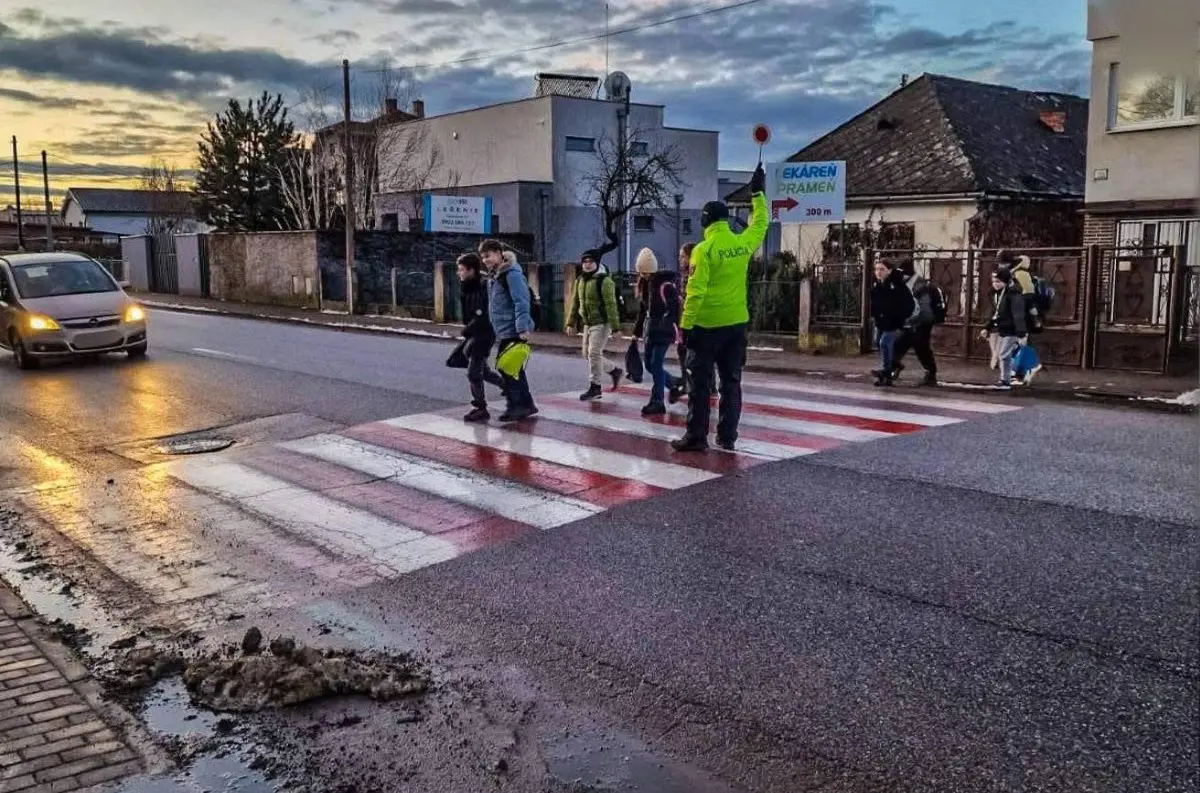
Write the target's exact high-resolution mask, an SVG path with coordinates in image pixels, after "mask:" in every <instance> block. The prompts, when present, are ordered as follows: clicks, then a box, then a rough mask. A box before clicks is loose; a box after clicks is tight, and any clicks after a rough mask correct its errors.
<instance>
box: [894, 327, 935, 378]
mask: <svg viewBox="0 0 1200 793" xmlns="http://www.w3.org/2000/svg"><path fill="white" fill-rule="evenodd" d="M932 342H933V326H932V325H918V326H917V327H915V328H905V329H904V332H903V333H901V334H900V337H899V338H898V339H897V340H896V346H895V348H894V350H893V351H892V366H893V367H895V366H897V365H898V364H899V363H900V361H901V359H902V358H904V356H905V354H907V353H908V351H909V350H912V351H913V352H915V353H916V354H917V360H918V361H920V362H921V366H922V367H923V368H924V369H925V371H926V372H929V374H932V375H936V374H937V361H936V360H934V357H933V343H932Z"/></svg>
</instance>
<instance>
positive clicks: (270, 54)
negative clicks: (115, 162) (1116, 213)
mask: <svg viewBox="0 0 1200 793" xmlns="http://www.w3.org/2000/svg"><path fill="white" fill-rule="evenodd" d="M1171 1H1172V2H1173V1H1174V0H1171ZM291 3H292V5H291V8H290V9H289V12H290V13H289V15H292V16H294V15H296V14H302V15H306V18H307V17H312V16H316V15H319V14H330V15H331V16H330V18H336V19H337V23H336V24H330V25H326V27H327V28H328V30H327V32H324V33H321V34H319V35H318V36H315V37H312V38H311V39H310V41H315V42H317V43H319V44H322V45H325V46H336V47H344V48H346V49H347V50H350V49H352V48H354V47H355V46H356V45H357V46H358V48H359V49H360V51H359V52H358V53H357V54H356V56H355V57H354V63H355V64H357V65H356V68H355V72H354V78H353V79H354V83H355V89H356V90H358V89H359V88H360V87H361V86H364V85H366V84H367V83H369V82H370V80H371V79H372V76H371V75H370V73H369V69H370V68H373V66H374V65H375V64H378V63H380V62H381V61H385V62H390V63H394V64H412V63H415V62H420V63H423V64H425V65H426V68H422V69H420V70H419V71H418V73H417V76H418V78H419V80H420V82H421V90H420V95H421V97H422V98H424V99H425V100H426V102H427V108H428V112H430V113H445V112H451V111H455V110H461V109H466V108H470V107H476V106H479V105H485V104H492V103H496V102H502V101H508V100H512V99H518V98H522V97H525V96H528V95H529V94H530V90H531V85H532V77H533V75H534V73H535V72H537V71H539V70H546V71H560V72H561V71H568V72H571V71H583V72H590V73H593V74H595V73H598V72H600V71H601V69H602V63H603V43H602V42H600V41H592V42H586V43H578V44H573V45H570V46H563V47H550V48H542V49H535V50H532V51H521V50H523V49H524V50H528V49H529V48H530V46H531V45H544V44H554V43H555V42H557V41H561V40H563V39H578V38H586V37H588V36H592V35H596V34H599V33H601V32H602V31H603V29H604V11H603V4H601V3H597V2H595V0H348V2H344V3H342V4H340V5H338V6H329V5H328V4H327V3H325V2H318V1H317V0H291ZM696 9H697V6H696V5H695V3H694V2H692V0H666V2H655V3H649V2H643V0H637V2H634V1H633V0H626V1H625V2H619V1H617V0H614V2H613V3H612V12H613V15H612V25H613V28H614V29H617V30H625V29H626V28H639V26H645V27H641V28H640V29H636V30H629V31H628V32H623V33H621V34H620V35H616V36H614V37H612V39H611V40H610V51H611V57H612V63H613V65H614V68H620V69H622V70H624V71H626V72H628V73H629V74H630V76H631V77H632V79H633V83H634V89H633V96H634V100H635V101H643V102H653V103H661V104H665V105H666V106H667V121H668V123H669V124H672V125H676V126H684V127H698V128H718V129H720V130H721V132H722V138H721V156H722V166H728V167H737V166H746V165H748V164H749V165H752V164H753V162H754V159H753V158H754V157H755V156H756V154H757V151H756V148H755V147H754V145H753V144H752V143H750V141H749V140H748V129H749V126H750V125H751V124H753V123H756V122H767V123H770V124H771V125H772V127H773V129H774V131H775V140H776V141H777V143H776V144H773V145H774V146H777V147H778V148H779V149H780V152H779V154H781V155H782V154H791V153H792V152H794V151H796V150H798V149H799V148H801V147H803V146H804V145H806V144H807V143H808V142H810V141H811V140H812V139H813V138H815V137H817V136H819V135H821V134H824V133H825V132H827V131H829V130H830V129H832V128H833V127H834V126H835V125H837V124H838V123H840V122H841V121H844V120H846V119H847V118H849V117H851V116H853V115H854V114H855V113H857V112H859V111H861V110H862V109H864V108H865V107H866V106H868V105H869V104H871V103H873V102H875V101H878V100H879V99H880V98H882V97H883V96H884V95H886V94H887V93H888V92H890V91H891V90H894V89H895V88H896V87H898V85H899V80H900V75H901V74H902V73H908V74H909V75H910V76H911V77H913V78H915V77H916V76H917V75H919V74H920V73H922V72H926V71H929V72H938V73H944V74H952V75H955V76H960V77H965V78H968V79H984V80H988V81H995V82H1004V83H1006V84H1010V85H1017V86H1020V87H1027V88H1036V89H1039V90H1066V91H1070V92H1074V93H1082V92H1086V87H1087V80H1088V73H1089V55H1088V49H1087V46H1086V42H1084V41H1083V40H1082V37H1079V38H1075V37H1072V36H1070V35H1064V33H1062V32H1053V31H1044V30H1041V29H1038V28H1034V27H1031V26H1029V25H1027V24H1026V23H1024V22H1021V21H1015V20H1010V21H993V20H995V19H996V15H995V14H991V15H986V16H984V21H981V23H980V24H979V25H976V26H974V27H971V28H969V29H965V30H959V31H954V32H945V31H941V30H937V29H934V28H933V27H931V26H930V25H929V22H928V18H926V19H922V18H921V17H919V16H917V15H915V14H911V13H905V14H903V15H902V14H901V13H900V12H899V11H897V9H896V7H895V6H893V5H890V4H888V3H885V2H878V1H877V0H770V2H760V3H757V4H754V5H750V6H745V7H742V8H739V9H736V10H731V11H726V12H721V13H713V14H707V15H704V16H699V17H696V18H692V19H687V20H683V21H678V22H675V23H672V24H669V25H657V24H655V23H657V22H659V21H661V20H663V19H665V18H668V17H672V16H675V15H678V14H683V13H691V12H694V11H695V10H696ZM335 11H336V16H334V15H333V13H334V12H335ZM377 18H378V20H379V22H380V23H382V21H383V20H384V19H385V18H386V20H387V22H388V28H387V29H391V28H393V27H396V26H399V28H400V29H403V30H404V31H405V33H404V35H403V40H402V41H398V39H397V37H396V35H395V34H380V35H377V36H376V35H373V34H360V33H358V32H356V31H363V30H366V31H371V30H372V29H376V30H381V29H385V28H382V27H380V26H374V25H373V22H374V21H375V20H376V19H377ZM5 20H6V21H7V22H9V23H11V24H12V25H15V26H17V27H20V28H21V30H20V31H19V32H17V33H15V34H11V35H6V36H5V37H3V38H0V68H4V67H8V68H11V69H16V70H18V71H19V72H20V73H21V74H23V75H26V76H31V77H47V78H52V79H58V80H63V81H67V82H73V83H90V84H101V85H105V86H112V87H116V88H125V89H131V90H134V91H137V92H140V93H142V94H144V95H146V96H147V98H148V99H149V98H151V97H159V98H161V100H162V101H158V102H153V103H150V104H151V105H152V106H147V107H134V106H132V105H130V106H127V107H124V108H122V109H113V108H94V109H93V112H92V115H93V116H94V117H95V118H97V120H98V121H103V122H108V121H111V122H112V124H109V125H108V126H105V127H104V128H103V129H102V130H100V133H101V134H99V135H97V136H94V139H92V140H88V141H81V142H80V143H79V144H77V145H78V146H80V147H83V148H80V149H79V150H78V151H75V153H74V155H73V156H78V157H84V156H87V157H96V158H100V159H104V158H116V157H122V158H124V157H132V156H137V155H136V154H135V151H136V149H137V147H138V146H146V147H154V146H164V145H170V146H171V149H170V150H171V151H182V150H184V149H187V148H189V147H190V146H191V145H193V143H194V140H195V137H196V133H197V132H198V131H199V129H198V128H197V129H195V130H191V128H190V127H189V126H188V124H187V123H185V122H188V120H189V118H190V116H189V115H188V113H195V114H196V115H195V117H196V119H197V121H199V120H200V119H202V118H204V117H205V116H206V115H207V114H208V113H209V112H212V111H216V110H219V109H220V108H221V106H222V105H223V104H224V100H225V98H227V97H229V96H249V95H251V94H253V93H257V92H258V91H259V90H261V89H267V90H271V91H280V92H282V93H284V94H285V96H287V97H288V99H291V98H292V97H291V96H289V94H290V93H291V92H304V91H310V90H311V89H313V88H318V87H320V88H324V87H326V86H328V88H329V90H330V92H331V95H336V94H337V93H338V87H339V86H340V64H339V63H334V62H326V61H322V60H317V61H313V60H305V59H303V58H299V57H293V56H290V55H287V54H281V53H279V52H274V51H270V50H267V49H261V48H234V47H229V46H225V45H220V44H217V43H214V42H212V41H210V40H202V39H182V38H178V37H177V38H174V39H172V38H171V37H170V36H169V35H161V31H154V30H151V29H147V28H132V27H121V26H119V25H116V24H114V25H111V26H96V25H91V26H88V25H85V24H82V23H80V22H79V21H78V20H73V19H69V20H63V19H51V18H49V17H47V16H46V15H45V14H42V13H41V12H38V11H36V10H33V9H24V10H22V11H18V12H17V13H16V14H10V15H8V16H7V17H5ZM563 20H570V23H571V24H570V25H569V26H565V25H563V24H562V21H563ZM324 21H326V22H328V21H329V19H326V20H324ZM548 31H549V32H548ZM364 41H367V42H369V43H368V44H367V47H369V48H370V49H373V50H375V51H373V52H364V51H361V50H363V49H366V48H365V47H363V43H364ZM475 55H478V56H480V57H481V59H480V60H478V61H475V62H471V63H466V64H450V65H442V66H438V65H437V64H447V62H451V61H459V60H462V59H465V58H469V57H471V56H475ZM368 64H371V66H368ZM76 95H77V96H78V95H79V94H76ZM67 96H69V95H67ZM177 100H181V101H177ZM164 103H165V104H167V105H168V106H169V107H170V108H171V109H172V110H173V111H174V113H175V116H174V117H173V118H174V119H175V121H173V122H171V123H169V124H167V125H165V126H163V127H161V128H160V129H157V130H156V129H153V128H152V127H151V125H150V124H148V123H147V118H148V117H153V118H159V117H160V116H158V114H159V113H163V112H166V109H165V108H164V107H162V105H163V104H164ZM181 104H182V105H188V106H190V110H189V111H187V112H184V109H183V107H181ZM122 123H124V124H127V125H128V126H130V127H136V129H137V130H138V134H140V135H141V137H140V138H139V137H134V138H131V142H129V143H127V144H122V141H121V140H120V138H121V135H120V131H121V130H120V128H119V126H117V125H119V124H122ZM189 130H191V131H190V132H189ZM126 137H128V136H126ZM180 139H182V141H183V142H182V143H181V142H180ZM172 140H173V141H174V142H173V143H169V141H172ZM153 151H154V149H153V148H148V149H147V150H146V151H144V152H143V155H142V156H145V157H148V156H149V155H150V154H152V153H153ZM85 152H86V153H85Z"/></svg>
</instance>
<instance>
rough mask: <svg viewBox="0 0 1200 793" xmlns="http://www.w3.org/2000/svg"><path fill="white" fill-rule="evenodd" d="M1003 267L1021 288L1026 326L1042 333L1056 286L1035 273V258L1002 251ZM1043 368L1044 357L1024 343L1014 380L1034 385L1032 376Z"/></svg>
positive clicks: (999, 255)
mask: <svg viewBox="0 0 1200 793" xmlns="http://www.w3.org/2000/svg"><path fill="white" fill-rule="evenodd" d="M997 259H998V260H999V266H1000V268H1001V269H1005V270H1007V271H1008V272H1009V273H1010V274H1011V280H1012V283H1013V284H1014V285H1016V286H1017V288H1019V289H1020V292H1021V298H1022V300H1023V302H1024V305H1025V313H1026V325H1027V327H1028V330H1029V332H1030V333H1031V334H1036V333H1041V332H1042V330H1043V329H1044V328H1045V326H1046V312H1048V311H1049V310H1050V305H1051V303H1052V302H1053V300H1054V287H1052V286H1050V284H1048V283H1046V281H1045V280H1044V279H1042V278H1039V277H1038V276H1036V275H1034V274H1033V271H1032V260H1031V259H1030V258H1029V257H1028V256H1019V255H1017V254H1015V253H1013V252H1012V251H1000V253H999V254H998V255H997ZM1041 370H1042V362H1041V358H1039V357H1038V354H1037V350H1035V349H1034V348H1033V346H1032V345H1031V344H1028V343H1027V344H1025V345H1024V348H1022V350H1021V354H1020V356H1019V357H1018V358H1017V359H1016V361H1015V365H1014V370H1013V375H1014V377H1015V378H1016V379H1015V381H1014V382H1015V383H1017V384H1020V385H1032V384H1033V378H1034V377H1035V376H1036V375H1037V373H1038V372H1040V371H1041Z"/></svg>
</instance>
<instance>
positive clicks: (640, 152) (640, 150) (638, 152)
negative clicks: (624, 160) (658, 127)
mask: <svg viewBox="0 0 1200 793" xmlns="http://www.w3.org/2000/svg"><path fill="white" fill-rule="evenodd" d="M649 154H650V144H649V143H647V142H646V141H644V140H635V141H634V142H633V143H630V144H629V155H630V156H631V157H645V156H647V155H649Z"/></svg>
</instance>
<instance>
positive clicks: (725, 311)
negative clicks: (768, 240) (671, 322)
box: [679, 193, 770, 330]
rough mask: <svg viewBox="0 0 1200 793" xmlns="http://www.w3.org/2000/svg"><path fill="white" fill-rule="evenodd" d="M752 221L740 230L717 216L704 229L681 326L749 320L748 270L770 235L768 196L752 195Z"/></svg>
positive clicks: (711, 325) (694, 258) (719, 325)
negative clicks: (768, 226)
mask: <svg viewBox="0 0 1200 793" xmlns="http://www.w3.org/2000/svg"><path fill="white" fill-rule="evenodd" d="M751 207H752V209H751V212H750V225H749V226H747V227H746V230H745V231H743V232H741V233H740V234H738V233H736V232H734V231H733V229H731V228H729V223H728V221H724V220H718V221H717V222H715V223H712V224H711V225H709V226H708V227H707V228H706V229H704V239H703V240H701V241H700V242H699V243H697V245H696V247H695V248H694V249H693V250H692V274H691V276H690V277H689V278H688V285H687V298H686V299H685V301H684V304H683V319H682V320H680V323H679V325H680V327H682V328H683V329H684V330H691V329H692V328H727V327H730V326H732V325H744V324H746V323H747V322H749V321H750V311H749V309H748V308H747V307H746V273H747V271H748V270H749V269H750V258H751V257H752V256H754V252H755V251H757V250H758V249H759V247H760V246H761V245H762V243H763V239H764V238H765V237H766V236H767V224H768V223H769V222H770V216H769V215H768V214H767V197H766V195H765V194H763V193H756V194H755V195H754V197H753V198H752V199H751Z"/></svg>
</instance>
